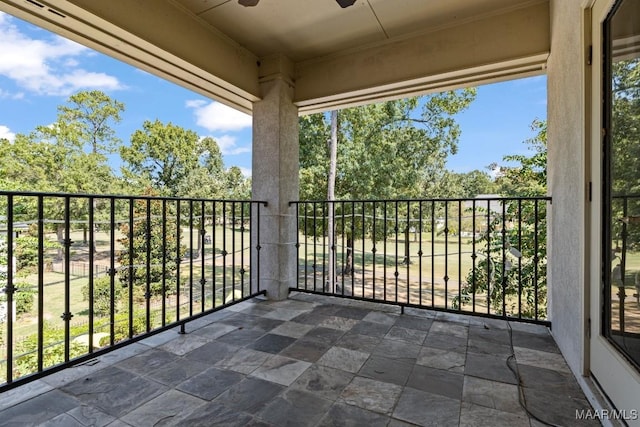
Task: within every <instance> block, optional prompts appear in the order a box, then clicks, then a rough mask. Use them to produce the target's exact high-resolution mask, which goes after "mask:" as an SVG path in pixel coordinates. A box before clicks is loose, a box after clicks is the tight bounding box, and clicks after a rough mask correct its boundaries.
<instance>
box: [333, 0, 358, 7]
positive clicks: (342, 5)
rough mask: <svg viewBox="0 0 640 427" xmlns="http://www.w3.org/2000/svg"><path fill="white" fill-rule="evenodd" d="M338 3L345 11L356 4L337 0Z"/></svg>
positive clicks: (349, 0) (345, 0) (350, 0)
mask: <svg viewBox="0 0 640 427" xmlns="http://www.w3.org/2000/svg"><path fill="white" fill-rule="evenodd" d="M336 1H337V2H338V4H339V5H340V7H341V8H343V9H344V8H345V7H349V6H353V4H354V3H355V2H356V0H336Z"/></svg>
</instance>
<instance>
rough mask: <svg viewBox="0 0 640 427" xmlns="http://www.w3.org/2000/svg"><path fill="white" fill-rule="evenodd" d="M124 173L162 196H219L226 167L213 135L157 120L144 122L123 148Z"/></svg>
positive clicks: (222, 187)
mask: <svg viewBox="0 0 640 427" xmlns="http://www.w3.org/2000/svg"><path fill="white" fill-rule="evenodd" d="M120 155H121V157H122V159H123V160H124V162H125V166H124V168H123V172H124V176H125V177H126V178H127V179H129V180H131V181H133V182H139V183H142V184H148V185H151V187H152V188H154V189H155V190H156V191H158V192H160V193H161V194H163V195H168V196H174V197H177V196H180V197H201V198H216V197H218V196H219V195H220V194H221V192H222V191H223V189H224V186H225V181H224V166H223V163H222V155H221V153H220V148H219V147H218V144H217V143H216V141H215V140H214V139H213V138H210V137H207V138H202V139H200V138H199V137H198V134H196V133H195V132H194V131H192V130H188V129H184V128H182V127H180V126H176V125H174V124H172V123H166V124H165V123H162V122H160V121H158V120H155V121H153V122H152V121H148V120H147V121H145V122H144V123H143V125H142V129H141V130H137V131H135V132H134V133H133V135H131V146H129V147H126V146H124V147H122V148H121V149H120Z"/></svg>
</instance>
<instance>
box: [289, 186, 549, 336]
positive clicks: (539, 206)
mask: <svg viewBox="0 0 640 427" xmlns="http://www.w3.org/2000/svg"><path fill="white" fill-rule="evenodd" d="M550 202H551V199H550V198H549V197H518V198H497V197H496V198H475V199H469V200H466V199H428V200H427V199H425V200H355V201H352V200H350V201H331V202H328V201H296V202H291V204H292V205H295V207H296V211H297V225H298V241H297V242H296V247H297V248H298V285H297V286H296V287H295V288H292V289H291V290H295V291H302V292H313V293H321V294H326V295H333V296H340V297H346V298H356V299H363V300H370V301H377V302H384V303H390V304H396V305H400V306H402V307H405V306H410V307H422V308H429V309H434V310H444V311H453V312H458V313H468V314H475V315H482V316H489V317H499V318H509V319H517V320H521V321H529V322H535V323H542V324H549V322H548V321H547V316H546V210H547V205H548V204H549V203H550Z"/></svg>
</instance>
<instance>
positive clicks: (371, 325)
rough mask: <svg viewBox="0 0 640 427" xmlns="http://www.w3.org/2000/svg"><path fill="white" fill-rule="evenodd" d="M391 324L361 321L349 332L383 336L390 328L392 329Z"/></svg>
mask: <svg viewBox="0 0 640 427" xmlns="http://www.w3.org/2000/svg"><path fill="white" fill-rule="evenodd" d="M391 326H392V325H391V324H388V323H377V322H368V321H365V320H363V321H360V322H358V324H356V325H355V326H354V327H353V328H351V330H349V333H353V334H360V335H368V336H372V337H377V338H383V337H384V336H385V335H386V334H387V332H389V329H391Z"/></svg>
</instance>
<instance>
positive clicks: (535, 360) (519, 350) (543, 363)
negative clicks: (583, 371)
mask: <svg viewBox="0 0 640 427" xmlns="http://www.w3.org/2000/svg"><path fill="white" fill-rule="evenodd" d="M513 349H514V351H515V354H516V360H517V361H518V364H521V365H531V366H536V367H538V368H545V369H553V370H556V371H561V372H566V373H567V374H570V373H571V371H570V370H569V366H568V365H567V362H566V361H565V360H564V357H562V354H559V353H552V352H548V351H540V350H534V349H530V348H523V347H514V348H513Z"/></svg>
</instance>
